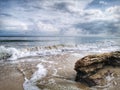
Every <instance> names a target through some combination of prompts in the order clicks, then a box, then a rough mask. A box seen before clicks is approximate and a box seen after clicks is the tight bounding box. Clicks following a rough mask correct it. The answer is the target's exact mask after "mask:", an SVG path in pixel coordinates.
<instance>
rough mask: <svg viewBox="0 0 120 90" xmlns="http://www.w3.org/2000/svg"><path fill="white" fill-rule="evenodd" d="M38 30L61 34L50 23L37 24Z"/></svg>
mask: <svg viewBox="0 0 120 90" xmlns="http://www.w3.org/2000/svg"><path fill="white" fill-rule="evenodd" d="M37 26H38V29H39V30H40V31H42V32H48V33H49V32H55V33H56V32H59V30H58V29H57V28H56V27H55V26H53V25H52V24H49V23H43V22H40V21H39V22H38V23H37Z"/></svg>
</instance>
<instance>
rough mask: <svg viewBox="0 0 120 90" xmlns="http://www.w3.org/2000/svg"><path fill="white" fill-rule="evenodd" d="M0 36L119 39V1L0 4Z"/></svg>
mask: <svg viewBox="0 0 120 90" xmlns="http://www.w3.org/2000/svg"><path fill="white" fill-rule="evenodd" d="M0 35H59V36H61V35H65V36H80V35H101V36H102V35H114V36H116V35H117V36H120V0H0Z"/></svg>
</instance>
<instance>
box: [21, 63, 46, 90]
mask: <svg viewBox="0 0 120 90" xmlns="http://www.w3.org/2000/svg"><path fill="white" fill-rule="evenodd" d="M37 68H38V70H37V71H36V72H35V73H34V74H33V75H32V77H31V79H30V80H28V79H27V78H26V77H25V82H24V83H23V87H24V90H40V89H39V88H38V87H37V86H36V82H37V80H40V79H42V78H43V77H45V76H46V74H47V70H46V69H45V68H44V66H43V65H41V64H38V65H37Z"/></svg>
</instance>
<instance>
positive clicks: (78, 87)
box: [0, 54, 120, 90]
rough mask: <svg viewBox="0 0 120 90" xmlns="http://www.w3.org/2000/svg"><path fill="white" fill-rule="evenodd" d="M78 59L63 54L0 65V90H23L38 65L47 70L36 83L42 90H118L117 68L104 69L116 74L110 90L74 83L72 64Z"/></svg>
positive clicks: (119, 74)
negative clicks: (25, 82) (25, 81)
mask: <svg viewBox="0 0 120 90" xmlns="http://www.w3.org/2000/svg"><path fill="white" fill-rule="evenodd" d="M79 58H80V57H75V56H73V55H69V54H63V55H57V56H49V57H44V58H41V57H28V58H23V59H20V60H19V62H17V63H6V62H3V63H0V90H23V83H24V77H27V78H28V79H30V78H31V76H32V74H33V73H34V72H35V71H36V70H37V68H36V65H37V64H39V63H41V64H42V65H43V66H44V67H45V68H46V70H47V75H46V77H44V78H42V79H40V80H38V81H37V83H36V84H37V86H38V87H39V88H41V89H42V90H91V89H92V90H103V89H105V90H120V84H119V83H120V79H118V78H120V69H119V68H118V67H114V68H113V67H108V68H106V69H110V70H111V71H113V72H115V73H117V75H116V77H115V82H116V84H115V83H113V84H112V85H113V86H112V85H111V86H112V87H110V88H98V87H93V88H89V87H88V86H86V85H84V84H82V83H77V82H75V81H74V80H75V75H76V72H75V71H74V64H75V62H76V61H77V60H78V59H79ZM23 71H24V72H25V76H24V75H23ZM103 71H104V70H101V71H100V72H103Z"/></svg>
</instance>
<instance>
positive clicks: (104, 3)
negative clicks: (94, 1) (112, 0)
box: [99, 1, 108, 5]
mask: <svg viewBox="0 0 120 90" xmlns="http://www.w3.org/2000/svg"><path fill="white" fill-rule="evenodd" d="M99 3H100V4H103V5H107V4H108V3H107V2H105V1H99Z"/></svg>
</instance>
